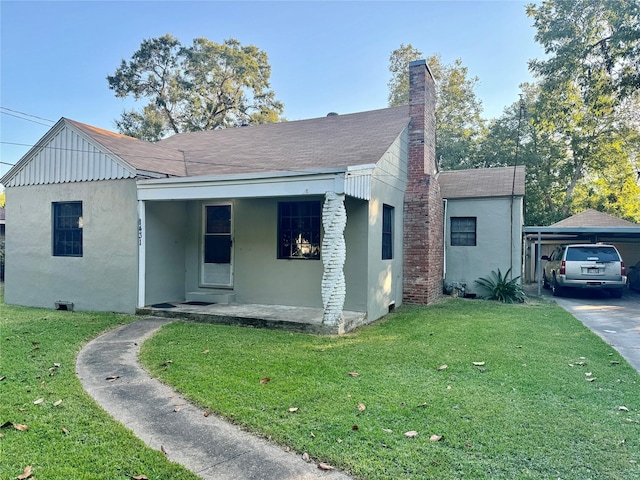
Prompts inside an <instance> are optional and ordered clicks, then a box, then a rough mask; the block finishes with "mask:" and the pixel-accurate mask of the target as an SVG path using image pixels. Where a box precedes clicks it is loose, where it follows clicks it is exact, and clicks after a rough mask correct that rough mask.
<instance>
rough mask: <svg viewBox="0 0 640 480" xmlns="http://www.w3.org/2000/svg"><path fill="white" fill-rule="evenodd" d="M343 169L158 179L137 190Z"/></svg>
mask: <svg viewBox="0 0 640 480" xmlns="http://www.w3.org/2000/svg"><path fill="white" fill-rule="evenodd" d="M346 171H347V169H345V168H324V169H318V170H314V171H299V172H293V171H283V172H264V173H239V174H232V175H203V176H198V177H167V178H158V179H145V180H139V181H138V186H139V188H154V185H165V186H169V185H178V184H191V183H194V184H196V183H200V184H203V183H218V182H234V181H241V182H252V181H258V182H259V181H262V180H264V179H275V178H286V177H308V176H316V175H335V174H340V173H344V172H346Z"/></svg>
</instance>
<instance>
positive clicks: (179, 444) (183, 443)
mask: <svg viewBox="0 0 640 480" xmlns="http://www.w3.org/2000/svg"><path fill="white" fill-rule="evenodd" d="M169 322H171V320H169V319H161V318H145V319H142V320H138V321H136V322H133V323H130V324H128V325H124V326H122V327H119V328H117V329H115V330H112V331H110V332H107V333H105V334H103V335H101V336H99V337H98V338H96V339H94V340H92V341H91V342H89V343H88V344H87V345H86V346H85V347H84V348H83V349H82V350H81V351H80V353H79V355H78V360H77V362H76V372H77V374H78V376H79V378H80V380H81V382H82V384H83V386H84V389H85V390H86V391H87V392H88V393H89V394H90V395H91V396H92V397H93V398H94V399H95V400H96V402H98V404H100V405H101V406H102V407H103V408H104V409H105V410H106V411H107V412H108V413H109V414H110V415H111V416H113V417H114V418H115V419H116V420H118V421H120V422H121V423H123V424H124V425H125V426H126V427H127V428H129V429H130V430H132V431H133V432H134V433H135V434H136V435H137V436H138V437H139V438H141V439H142V440H143V441H144V442H145V443H146V444H147V445H149V446H150V447H151V448H154V449H156V450H164V452H165V453H166V455H167V457H168V458H169V460H171V461H173V462H177V463H180V464H182V465H183V466H185V467H186V468H188V469H189V470H191V471H192V472H194V473H196V474H197V475H199V476H201V477H202V478H204V479H207V480H209V479H211V480H214V479H215V480H219V479H225V480H227V479H238V480H240V479H242V480H245V479H264V480H267V479H274V480H276V479H277V480H286V479H291V480H293V479H296V480H298V479H316V478H321V479H331V480H337V479H341V480H342V479H344V480H347V479H348V478H349V477H347V476H345V475H344V474H342V473H339V472H337V471H323V470H320V469H318V468H317V465H316V464H312V463H307V462H305V461H303V460H302V458H301V456H299V455H295V454H293V453H289V452H285V451H284V450H283V449H282V448H280V447H279V446H277V445H274V444H272V443H270V442H268V441H266V440H264V439H261V438H257V437H255V436H253V435H250V434H248V433H246V432H244V431H242V430H241V429H239V428H238V427H236V426H234V425H232V424H230V423H228V422H226V421H224V420H222V419H220V418H219V417H216V416H215V415H210V416H208V417H205V416H204V411H203V410H200V409H198V408H196V407H195V406H193V405H191V404H189V403H188V402H187V401H186V400H184V399H183V398H182V397H180V396H179V395H177V394H176V393H175V392H174V391H173V390H171V389H170V388H169V387H167V386H166V385H164V384H162V383H160V382H159V381H158V380H155V379H154V378H152V377H151V376H150V375H149V374H148V373H147V372H146V371H145V370H143V369H142V367H141V366H140V365H139V363H138V351H139V349H140V345H141V344H142V342H144V341H145V340H146V339H147V338H149V337H150V336H151V335H152V334H153V333H154V332H155V331H156V330H158V329H159V328H160V327H161V326H162V325H165V324H166V323H169ZM113 376H117V377H118V378H116V379H115V380H112V381H110V380H107V378H108V377H113Z"/></svg>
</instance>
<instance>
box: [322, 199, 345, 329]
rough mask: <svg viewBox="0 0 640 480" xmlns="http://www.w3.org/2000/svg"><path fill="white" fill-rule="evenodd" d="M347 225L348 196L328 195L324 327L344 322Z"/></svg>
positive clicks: (324, 211)
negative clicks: (346, 202) (345, 239)
mask: <svg viewBox="0 0 640 480" xmlns="http://www.w3.org/2000/svg"><path fill="white" fill-rule="evenodd" d="M346 225H347V211H346V210H345V208H344V195H343V194H337V193H335V192H327V193H326V195H325V200H324V206H323V207H322V226H323V227H324V237H323V238H322V264H323V266H324V271H323V272H322V303H323V305H324V315H323V319H322V323H323V324H325V325H338V324H339V323H340V321H341V320H342V309H343V307H344V298H345V295H346V287H345V280H344V262H345V259H346V252H347V248H346V244H345V241H344V228H345V227H346Z"/></svg>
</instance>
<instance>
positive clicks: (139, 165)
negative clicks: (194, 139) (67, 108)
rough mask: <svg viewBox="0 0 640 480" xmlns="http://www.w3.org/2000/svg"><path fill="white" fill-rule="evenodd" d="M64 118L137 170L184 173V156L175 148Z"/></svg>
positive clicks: (167, 173) (179, 175) (176, 174)
mask: <svg viewBox="0 0 640 480" xmlns="http://www.w3.org/2000/svg"><path fill="white" fill-rule="evenodd" d="M65 120H66V121H67V122H69V123H70V124H72V125H73V126H74V127H76V128H77V129H79V130H81V131H82V132H84V133H85V134H86V135H88V136H89V137H91V138H92V139H93V140H94V141H96V142H98V143H99V144H100V145H102V146H103V147H105V148H106V149H107V150H109V151H110V152H112V153H114V154H116V155H117V156H118V157H120V158H121V159H122V160H124V161H125V162H127V163H128V164H129V165H131V166H132V167H134V168H135V169H137V170H143V171H149V172H157V173H163V174H166V175H171V176H178V177H184V176H185V175H186V167H185V164H184V157H183V155H182V153H181V152H179V151H177V150H172V149H169V148H164V147H162V146H160V145H159V144H156V143H151V142H145V141H144V140H138V139H137V138H133V137H128V136H126V135H121V134H120V133H115V132H111V131H109V130H104V129H102V128H98V127H94V126H92V125H87V124H86V123H80V122H76V121H75V120H70V119H68V118H66V119H65Z"/></svg>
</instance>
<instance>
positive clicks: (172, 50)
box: [107, 35, 284, 141]
mask: <svg viewBox="0 0 640 480" xmlns="http://www.w3.org/2000/svg"><path fill="white" fill-rule="evenodd" d="M270 75H271V67H270V65H269V63H268V56H267V54H266V53H265V52H263V51H262V50H260V49H258V48H257V47H255V46H253V45H249V46H243V45H241V44H240V42H239V41H238V40H235V39H233V38H230V39H227V40H225V41H224V42H223V43H221V44H219V43H215V42H212V41H210V40H207V39H205V38H196V39H194V40H193V43H192V45H190V46H183V45H182V44H181V43H180V42H179V41H178V40H177V39H176V38H174V37H173V36H171V35H163V36H162V37H159V38H152V39H147V40H144V41H143V42H142V44H141V45H140V48H139V49H138V50H137V51H136V52H134V54H133V55H132V57H131V60H129V61H128V62H127V61H125V60H122V63H121V64H120V66H119V67H118V68H117V69H116V71H115V73H114V74H113V75H109V76H107V81H108V83H109V88H110V89H112V90H113V91H114V92H115V95H116V97H121V98H124V97H133V98H134V99H135V100H140V99H143V98H145V99H148V100H149V103H148V104H147V105H145V106H144V107H143V108H142V109H141V110H139V111H136V110H130V111H125V112H123V113H122V115H121V118H120V119H119V120H116V122H115V123H116V127H117V128H118V130H119V131H120V132H121V133H124V134H126V135H130V136H133V137H136V138H140V139H144V140H149V141H157V140H159V139H161V138H163V137H165V136H167V135H169V134H173V133H181V132H194V131H200V130H212V129H216V128H225V127H231V126H238V125H242V124H259V123H268V122H276V121H278V120H279V118H280V115H281V114H282V112H283V109H284V107H283V104H282V103H281V102H279V101H278V100H276V98H275V93H274V92H273V91H272V90H270V83H269V79H270Z"/></svg>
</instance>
